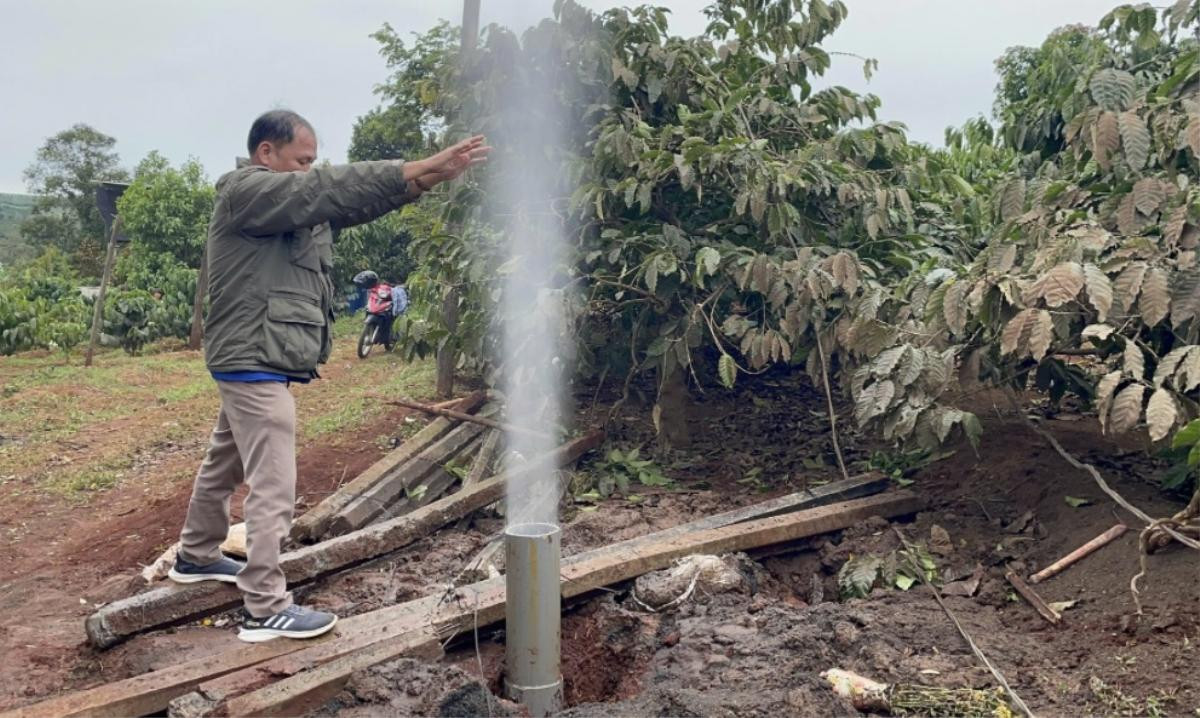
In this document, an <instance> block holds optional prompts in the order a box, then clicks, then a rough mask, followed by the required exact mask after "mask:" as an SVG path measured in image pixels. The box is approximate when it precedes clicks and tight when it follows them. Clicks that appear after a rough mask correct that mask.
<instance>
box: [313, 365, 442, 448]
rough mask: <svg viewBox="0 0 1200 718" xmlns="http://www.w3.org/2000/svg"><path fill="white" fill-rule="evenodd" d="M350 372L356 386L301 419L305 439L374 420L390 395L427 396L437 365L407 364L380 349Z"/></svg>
mask: <svg viewBox="0 0 1200 718" xmlns="http://www.w3.org/2000/svg"><path fill="white" fill-rule="evenodd" d="M350 371H351V372H352V373H353V374H355V375H356V376H355V381H354V383H353V386H352V387H350V388H349V389H348V390H344V391H342V392H340V393H339V394H337V395H336V396H334V397H332V401H331V402H329V403H331V404H332V406H330V407H329V408H326V409H324V410H322V411H320V412H318V413H317V414H316V415H314V416H308V417H305V418H303V419H302V420H301V426H300V435H301V436H302V437H303V438H304V439H315V438H317V437H321V436H325V435H328V434H336V433H342V432H347V431H350V430H353V429H354V428H356V427H358V426H361V425H363V424H365V423H366V422H368V421H371V420H372V419H374V418H376V417H378V416H380V415H381V414H383V413H384V412H385V411H386V410H387V409H388V408H390V407H388V405H387V404H386V403H385V402H386V397H387V396H389V395H396V396H424V395H427V394H428V393H429V390H430V388H431V387H432V386H433V381H434V375H435V371H436V368H435V366H434V364H433V362H431V361H418V362H413V363H405V362H404V361H402V360H401V359H400V357H399V356H397V355H395V354H385V353H382V352H381V353H380V354H379V356H374V355H372V356H370V357H368V358H367V359H366V361H363V362H360V363H358V364H356V365H354V367H353V368H352V369H350ZM316 388H317V389H321V388H323V387H316Z"/></svg>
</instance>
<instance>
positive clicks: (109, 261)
mask: <svg viewBox="0 0 1200 718" xmlns="http://www.w3.org/2000/svg"><path fill="white" fill-rule="evenodd" d="M120 233H121V216H120V215H117V218H116V219H114V220H113V224H112V230H111V231H110V232H109V233H108V251H107V252H106V253H105V255H104V274H103V275H102V276H101V277H100V292H99V293H98V294H97V295H96V302H95V305H94V308H93V309H92V336H91V338H90V339H88V348H87V354H85V355H84V357H83V365H84V366H91V365H92V354H93V353H94V352H95V351H96V342H98V341H100V326H101V323H102V322H103V321H104V295H105V293H106V292H107V291H108V282H109V280H110V279H112V270H113V261H114V260H115V259H116V258H117V235H118V234H120Z"/></svg>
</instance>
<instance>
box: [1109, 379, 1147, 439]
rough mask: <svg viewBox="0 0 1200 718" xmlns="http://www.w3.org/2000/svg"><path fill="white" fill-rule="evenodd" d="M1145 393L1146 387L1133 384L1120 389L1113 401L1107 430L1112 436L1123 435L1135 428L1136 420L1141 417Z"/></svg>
mask: <svg viewBox="0 0 1200 718" xmlns="http://www.w3.org/2000/svg"><path fill="white" fill-rule="evenodd" d="M1145 392H1146V387H1144V386H1142V385H1141V384H1139V383H1137V382H1134V383H1132V384H1130V385H1129V386H1127V387H1125V388H1124V389H1122V390H1121V392H1120V393H1119V394H1117V396H1116V398H1115V399H1113V403H1112V412H1111V413H1110V414H1109V428H1110V429H1111V430H1112V432H1113V433H1114V434H1121V433H1124V432H1126V431H1129V430H1130V429H1132V428H1133V427H1135V426H1137V423H1138V418H1139V417H1141V415H1142V396H1144V395H1145Z"/></svg>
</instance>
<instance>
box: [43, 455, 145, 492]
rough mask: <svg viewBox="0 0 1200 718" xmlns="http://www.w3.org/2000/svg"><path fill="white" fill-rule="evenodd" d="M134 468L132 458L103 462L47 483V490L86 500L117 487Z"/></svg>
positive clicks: (68, 473)
mask: <svg viewBox="0 0 1200 718" xmlns="http://www.w3.org/2000/svg"><path fill="white" fill-rule="evenodd" d="M132 467H133V459H132V458H131V457H120V458H116V459H108V460H105V461H101V462H99V463H97V464H94V465H92V466H86V467H84V468H81V469H77V470H75V471H70V472H67V473H65V474H62V475H60V476H58V477H56V478H54V479H53V480H50V481H48V482H46V483H45V488H47V489H49V490H50V491H51V492H53V493H55V494H58V495H60V496H63V497H64V498H68V499H75V500H80V499H86V498H87V497H86V495H87V494H89V493H94V492H97V491H104V490H105V489H111V488H112V487H114V486H116V485H117V483H118V482H119V481H120V480H121V479H123V478H124V477H125V475H126V474H127V473H128V472H129V470H130V469H131V468H132Z"/></svg>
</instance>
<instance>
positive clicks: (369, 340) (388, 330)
mask: <svg viewBox="0 0 1200 718" xmlns="http://www.w3.org/2000/svg"><path fill="white" fill-rule="evenodd" d="M354 283H355V284H356V285H357V286H358V287H360V288H362V289H366V290H367V315H366V318H365V319H364V320H363V329H362V334H360V335H359V337H358V358H359V359H366V358H367V356H368V355H369V354H370V353H371V349H372V348H373V347H374V346H375V345H376V344H382V345H383V348H384V350H385V351H391V350H392V346H393V343H392V323H393V322H394V321H395V320H396V317H395V314H394V313H393V311H392V285H390V284H388V283H387V282H384V281H381V280H380V279H379V276H378V275H376V274H375V273H374V272H371V271H369V270H368V271H366V272H360V273H359V274H358V275H356V276H355V277H354Z"/></svg>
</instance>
